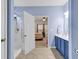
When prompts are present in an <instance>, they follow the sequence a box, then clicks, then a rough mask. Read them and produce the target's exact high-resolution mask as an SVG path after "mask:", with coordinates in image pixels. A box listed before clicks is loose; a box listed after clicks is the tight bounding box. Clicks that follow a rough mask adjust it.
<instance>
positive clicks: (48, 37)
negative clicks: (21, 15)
mask: <svg viewBox="0 0 79 59" xmlns="http://www.w3.org/2000/svg"><path fill="white" fill-rule="evenodd" d="M43 16H44V17H47V18H48V19H49V16H45V15H43ZM43 16H35V17H43ZM48 19H47V23H48V24H47V25H49V22H48ZM38 25H39V24H38ZM40 25H41V24H40ZM42 25H43V24H42ZM48 29H49V28H48V27H47V30H48ZM36 31H37V30H36V28H35V32H36ZM47 37H48V39H47V40H48V42H47V43H48V44H47V48H50V47H49V31H48V36H47ZM35 41H36V40H35ZM35 47H36V44H35Z"/></svg>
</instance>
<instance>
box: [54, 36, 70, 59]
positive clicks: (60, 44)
mask: <svg viewBox="0 0 79 59" xmlns="http://www.w3.org/2000/svg"><path fill="white" fill-rule="evenodd" d="M68 45H69V42H68V41H67V40H65V39H62V38H60V37H57V36H55V46H56V49H57V50H58V51H59V52H60V53H61V55H63V56H64V59H68V57H69V55H68V52H69V50H68Z"/></svg>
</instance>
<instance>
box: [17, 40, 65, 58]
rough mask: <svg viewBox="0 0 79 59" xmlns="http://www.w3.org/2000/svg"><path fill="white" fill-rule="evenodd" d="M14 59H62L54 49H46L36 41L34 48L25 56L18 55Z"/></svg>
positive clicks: (41, 43)
mask: <svg viewBox="0 0 79 59" xmlns="http://www.w3.org/2000/svg"><path fill="white" fill-rule="evenodd" d="M16 59H64V58H63V57H62V56H61V54H60V53H59V52H58V51H57V50H56V49H55V48H53V49H50V48H46V46H45V44H44V43H43V41H36V48H35V49H33V50H32V51H31V52H30V53H28V54H27V55H24V54H23V53H20V55H19V56H17V58H16Z"/></svg>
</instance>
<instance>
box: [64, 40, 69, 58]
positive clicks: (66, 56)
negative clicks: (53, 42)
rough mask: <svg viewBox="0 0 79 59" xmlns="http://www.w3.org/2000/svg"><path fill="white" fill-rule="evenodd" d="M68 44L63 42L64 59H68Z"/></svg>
mask: <svg viewBox="0 0 79 59" xmlns="http://www.w3.org/2000/svg"><path fill="white" fill-rule="evenodd" d="M68 45H69V42H68V41H66V40H64V59H69V50H68V49H69V46H68Z"/></svg>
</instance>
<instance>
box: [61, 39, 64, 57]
mask: <svg viewBox="0 0 79 59" xmlns="http://www.w3.org/2000/svg"><path fill="white" fill-rule="evenodd" d="M61 53H62V55H63V56H64V39H61Z"/></svg>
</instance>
